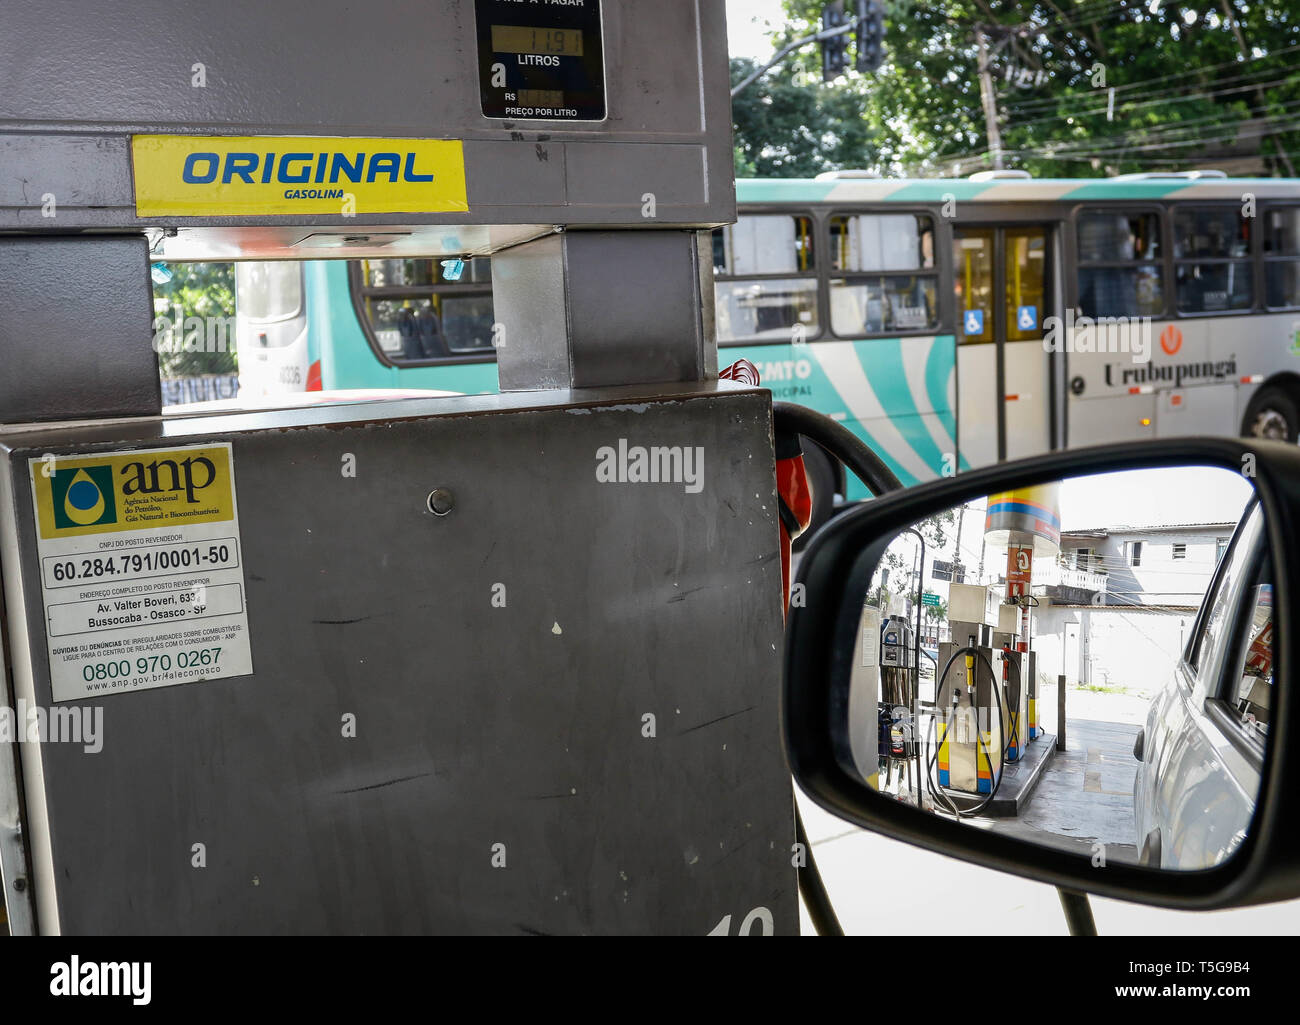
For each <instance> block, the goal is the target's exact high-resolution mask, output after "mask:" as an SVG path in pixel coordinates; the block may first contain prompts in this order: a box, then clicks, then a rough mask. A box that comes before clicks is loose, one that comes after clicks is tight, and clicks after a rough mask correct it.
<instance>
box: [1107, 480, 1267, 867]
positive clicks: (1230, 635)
mask: <svg viewBox="0 0 1300 1025" xmlns="http://www.w3.org/2000/svg"><path fill="white" fill-rule="evenodd" d="M1272 582H1273V581H1272V567H1271V565H1270V561H1269V558H1268V543H1267V540H1266V537H1265V530H1264V521H1263V513H1262V512H1261V510H1260V508H1259V505H1258V503H1252V504H1251V505H1250V506H1249V507H1248V508H1247V510H1246V512H1245V514H1244V515H1243V517H1242V519H1241V522H1240V523H1239V524H1238V525H1237V530H1236V532H1235V533H1234V535H1233V538H1232V541H1231V543H1230V545H1229V547H1228V549H1227V551H1226V552H1225V553H1224V555H1223V557H1222V558H1221V559H1220V561H1219V565H1218V567H1217V568H1216V569H1215V572H1214V578H1213V580H1212V582H1211V584H1210V589H1209V591H1208V592H1207V594H1206V597H1205V601H1204V602H1203V603H1202V605H1201V609H1200V611H1199V612H1198V613H1197V616H1196V622H1195V625H1194V626H1193V628H1192V635H1191V639H1190V640H1189V642H1188V644H1187V648H1186V650H1185V651H1184V652H1183V655H1182V657H1181V659H1180V660H1179V663H1178V665H1177V667H1176V669H1175V670H1174V673H1173V675H1172V678H1171V679H1170V681H1169V682H1168V683H1167V684H1166V686H1165V688H1164V689H1163V691H1161V693H1160V694H1158V695H1157V696H1156V697H1155V698H1154V699H1153V700H1152V702H1151V707H1150V709H1149V711H1148V712H1147V719H1146V726H1145V728H1144V729H1143V730H1142V731H1141V732H1140V733H1139V734H1138V739H1137V743H1136V745H1135V746H1134V750H1133V753H1134V755H1135V756H1136V757H1137V758H1138V760H1139V761H1140V762H1141V763H1142V764H1141V767H1140V769H1139V770H1138V774H1137V779H1136V782H1135V783H1134V794H1133V796H1134V802H1135V813H1136V818H1137V844H1138V848H1139V850H1140V851H1141V862H1142V864H1144V865H1151V866H1158V867H1161V868H1167V869H1170V868H1172V869H1199V868H1209V867H1210V866H1213V865H1216V864H1218V863H1219V862H1222V861H1224V860H1226V859H1227V858H1229V857H1230V856H1231V855H1232V853H1233V851H1235V850H1236V848H1237V846H1238V845H1239V844H1240V843H1241V841H1242V839H1243V838H1244V837H1245V835H1246V830H1247V827H1248V826H1249V825H1250V820H1251V816H1252V815H1253V814H1254V810H1255V797H1256V795H1257V794H1258V792H1259V784H1260V773H1261V770H1262V768H1263V763H1264V745H1265V740H1266V738H1267V732H1268V713H1269V696H1270V693H1271V690H1272V685H1273V637H1272V632H1273V587H1272Z"/></svg>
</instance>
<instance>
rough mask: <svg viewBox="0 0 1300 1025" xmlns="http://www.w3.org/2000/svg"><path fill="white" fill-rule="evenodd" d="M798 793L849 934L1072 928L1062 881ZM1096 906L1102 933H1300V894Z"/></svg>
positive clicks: (1045, 932) (807, 924) (806, 927)
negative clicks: (971, 856)
mask: <svg viewBox="0 0 1300 1025" xmlns="http://www.w3.org/2000/svg"><path fill="white" fill-rule="evenodd" d="M798 800H799V807H800V809H801V810H802V813H803V817H804V825H805V827H806V828H807V830H808V837H809V839H810V840H811V841H812V845H813V851H814V856H815V857H816V859H817V863H818V865H819V867H820V868H821V872H822V878H823V880H824V881H825V883H826V888H827V890H828V891H829V892H830V896H831V901H832V903H833V904H834V905H835V910H836V913H837V914H838V915H839V918H840V922H841V924H842V925H843V926H844V931H845V932H847V933H849V934H850V935H860V936H885V935H889V936H930V937H934V936H946V935H961V936H967V937H978V936H996V935H1007V936H1021V935H1039V936H1050V935H1065V934H1066V932H1067V931H1068V930H1067V929H1066V927H1065V918H1064V916H1063V915H1062V914H1061V905H1060V902H1059V900H1058V898H1057V896H1056V890H1055V889H1054V888H1053V887H1050V886H1046V885H1044V884H1042V883H1035V882H1030V881H1028V880H1025V879H1021V878H1019V877H1017V876H1012V875H1006V874H1004V873H1002V872H994V871H993V870H991V869H987V868H983V867H981V866H978V865H971V864H968V863H966V862H964V861H957V860H956V859H953V858H947V857H944V856H942V855H939V854H934V853H931V852H930V851H926V850H923V849H921V848H919V847H911V846H909V845H907V844H904V843H900V842H898V841H897V840H890V839H888V838H886V837H884V836H880V835H879V834H876V833H868V832H866V831H865V830H861V829H857V828H856V827H854V826H850V825H849V824H848V823H846V822H843V821H842V820H840V819H837V818H835V817H834V816H833V815H831V814H830V813H828V812H824V811H822V810H821V809H820V808H818V807H817V806H816V805H814V804H813V803H812V802H811V801H809V800H808V799H807V798H805V797H804V796H803V795H802V794H800V795H799V797H798ZM1092 907H1093V914H1094V916H1095V917H1096V920H1097V930H1098V932H1100V933H1101V934H1102V935H1103V936H1105V935H1138V936H1141V935H1165V936H1205V935H1212V936H1225V937H1226V936H1250V935H1300V901H1292V902H1289V903H1286V904H1273V905H1268V906H1265V907H1258V908H1246V909H1244V910H1236V911H1211V912H1187V911H1165V910H1161V909H1157V908H1149V907H1146V906H1144V905H1140V904H1126V903H1124V902H1122V901H1114V900H1102V899H1101V898H1097V897H1094V898H1093V900H1092ZM801 916H802V922H803V933H804V935H805V936H815V935H816V932H815V931H814V929H813V927H812V921H811V920H810V919H809V918H808V915H807V912H806V911H801ZM1224 953H1225V956H1226V955H1227V953H1228V948H1226V947H1225V951H1224Z"/></svg>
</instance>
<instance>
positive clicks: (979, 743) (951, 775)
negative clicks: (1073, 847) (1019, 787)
mask: <svg viewBox="0 0 1300 1025" xmlns="http://www.w3.org/2000/svg"><path fill="white" fill-rule="evenodd" d="M986 595H987V593H986V589H985V588H984V587H981V586H979V585H976V584H953V585H951V588H950V590H949V594H948V609H949V613H948V615H949V628H950V631H951V637H952V639H951V640H948V641H943V642H941V643H940V645H939V669H938V676H937V680H938V683H937V691H936V702H935V732H936V737H935V744H936V761H937V766H938V781H939V786H940V787H943V788H945V789H947V790H951V791H954V792H957V793H960V794H969V795H976V796H987V795H991V794H992V793H993V792H994V790H995V789H996V787H997V782H998V779H999V778H1000V776H1001V773H1002V753H1003V748H1004V745H1005V737H1004V724H1005V722H1006V709H1005V707H1004V706H1003V698H1002V688H1001V686H1000V680H999V679H998V676H997V675H995V664H996V663H995V659H996V658H998V656H997V654H996V653H995V652H994V650H993V635H992V630H991V627H990V625H989V623H988V622H987V619H986V615H987V613H986V606H987V601H986Z"/></svg>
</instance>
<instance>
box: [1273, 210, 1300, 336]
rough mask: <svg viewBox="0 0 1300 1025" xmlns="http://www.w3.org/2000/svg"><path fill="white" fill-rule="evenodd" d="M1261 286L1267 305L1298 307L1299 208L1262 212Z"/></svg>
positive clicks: (1288, 307) (1299, 263)
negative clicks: (1262, 277) (1262, 251)
mask: <svg viewBox="0 0 1300 1025" xmlns="http://www.w3.org/2000/svg"><path fill="white" fill-rule="evenodd" d="M1264 289H1265V296H1266V301H1267V302H1268V305H1269V307H1270V308H1272V309H1285V310H1293V309H1296V308H1297V307H1300V207H1285V208H1283V209H1275V210H1267V211H1265V213H1264Z"/></svg>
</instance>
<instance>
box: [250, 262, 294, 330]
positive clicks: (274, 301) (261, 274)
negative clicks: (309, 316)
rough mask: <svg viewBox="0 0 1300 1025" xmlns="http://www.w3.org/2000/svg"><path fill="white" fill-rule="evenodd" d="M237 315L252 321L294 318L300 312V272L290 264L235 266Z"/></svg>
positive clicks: (258, 263)
mask: <svg viewBox="0 0 1300 1025" xmlns="http://www.w3.org/2000/svg"><path fill="white" fill-rule="evenodd" d="M235 294H236V295H237V296H238V297H239V303H240V305H239V312H240V314H242V315H243V316H245V317H249V318H251V319H253V320H256V321H261V322H273V321H280V320H288V319H289V318H290V317H296V316H297V315H298V313H299V312H300V311H301V310H302V268H301V267H299V265H298V264H297V263H295V262H293V261H289V260H283V261H278V262H276V261H269V260H268V261H260V260H259V261H256V262H248V263H237V264H235Z"/></svg>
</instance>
